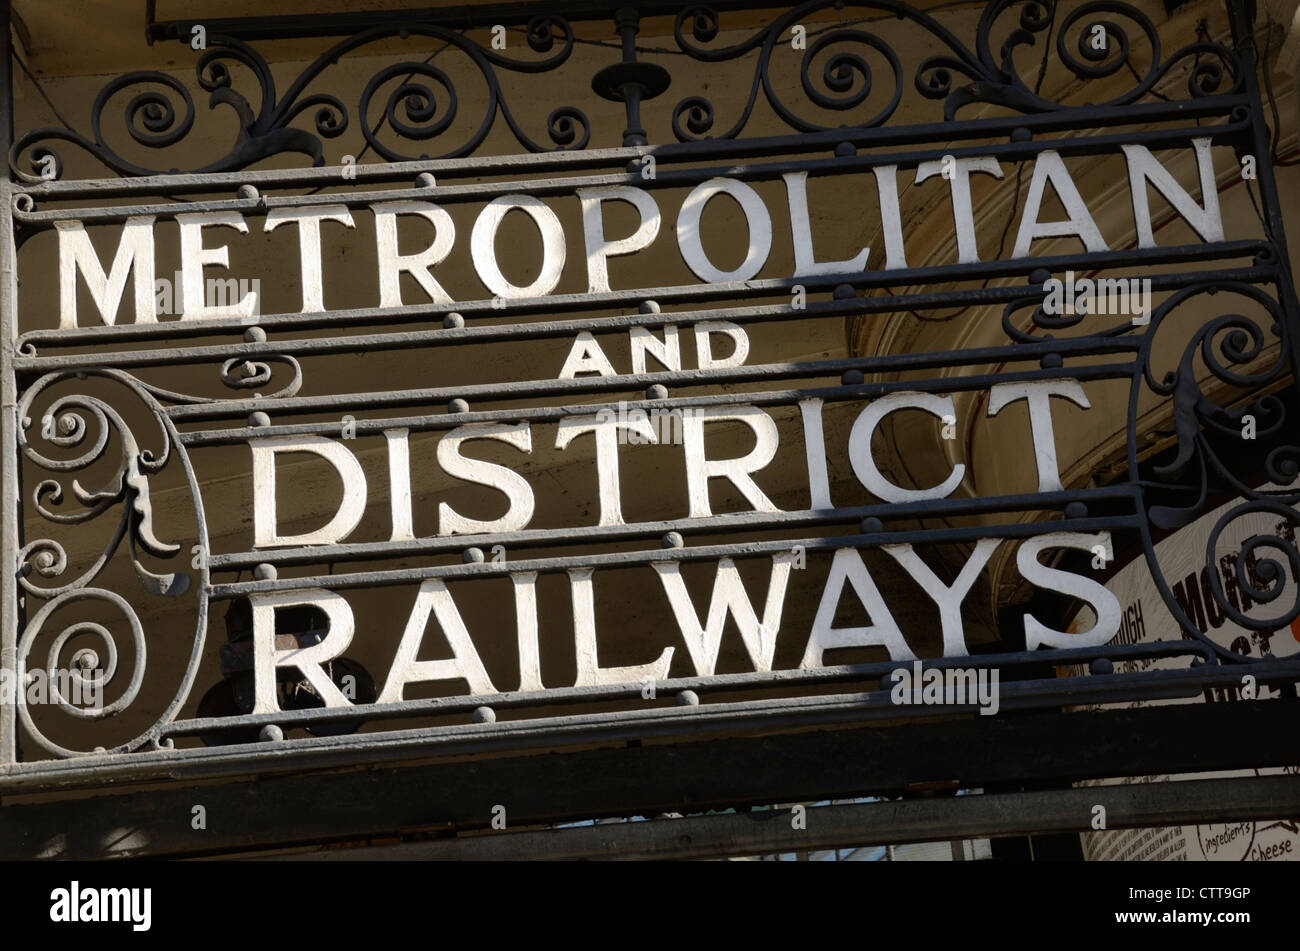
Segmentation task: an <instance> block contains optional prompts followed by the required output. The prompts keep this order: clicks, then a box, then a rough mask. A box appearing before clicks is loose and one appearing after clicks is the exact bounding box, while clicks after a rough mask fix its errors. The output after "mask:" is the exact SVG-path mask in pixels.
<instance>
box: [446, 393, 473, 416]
mask: <svg viewBox="0 0 1300 951" xmlns="http://www.w3.org/2000/svg"><path fill="white" fill-rule="evenodd" d="M447 412H449V413H468V412H469V403H467V402H465V401H464V400H462V399H460V398H459V397H457V398H456V399H454V400H452V401H451V402H450V403H448V404H447Z"/></svg>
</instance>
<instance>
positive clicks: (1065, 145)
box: [14, 120, 1250, 230]
mask: <svg viewBox="0 0 1300 951" xmlns="http://www.w3.org/2000/svg"><path fill="white" fill-rule="evenodd" d="M1249 126H1250V123H1249V121H1248V120H1243V121H1241V122H1238V123H1229V124H1226V125H1217V126H1189V127H1187V128H1183V129H1151V130H1144V131H1141V132H1127V133H1124V134H1120V135H1111V136H1083V137H1079V136H1074V137H1071V138H1068V139H1043V140H1033V141H1029V142H1004V143H998V144H989V145H973V146H953V145H951V144H950V143H949V144H945V145H942V146H939V147H936V148H930V149H919V150H912V151H908V152H901V153H891V154H887V155H859V156H853V157H847V158H843V157H828V158H818V159H804V160H793V161H792V160H787V161H783V162H761V163H754V162H748V163H745V162H742V163H739V164H734V165H726V166H703V167H691V168H681V169H674V168H670V167H667V168H666V167H660V165H659V162H658V159H657V158H656V169H655V174H654V176H653V177H652V178H650V179H645V178H643V177H642V175H641V173H640V171H639V170H637V171H626V170H623V171H619V172H614V173H607V174H603V175H582V176H574V177H567V178H566V177H557V176H554V175H551V176H548V177H546V178H534V179H519V180H516V181H512V182H510V183H509V186H508V187H509V194H512V195H533V196H564V195H569V194H571V193H572V192H573V191H574V190H575V189H578V188H604V187H608V186H611V185H633V186H635V187H637V188H641V189H644V190H647V191H657V190H662V189H669V188H685V187H688V186H693V185H697V184H699V183H701V182H705V181H708V180H709V179H711V178H717V177H719V176H729V177H740V178H743V179H745V180H746V181H750V182H754V181H765V180H776V179H779V178H780V177H781V176H782V175H784V174H785V173H786V172H792V171H804V172H819V171H822V172H835V173H839V174H844V173H851V172H866V171H868V170H870V169H871V168H873V167H876V166H879V165H897V166H898V167H899V168H902V169H911V168H914V167H915V166H917V165H918V164H920V163H921V162H928V161H936V160H938V159H941V158H943V157H944V156H947V155H951V156H953V157H955V158H964V157H970V156H989V157H993V158H996V159H1000V160H1006V161H1015V160H1018V159H1028V158H1032V157H1034V156H1036V155H1038V154H1039V153H1040V152H1044V151H1047V150H1049V149H1051V150H1054V151H1057V152H1059V153H1061V154H1062V155H1066V156H1076V157H1077V156H1090V155H1100V154H1104V153H1109V152H1115V151H1116V150H1117V147H1118V146H1120V145H1130V144H1132V145H1145V146H1147V147H1149V148H1168V147H1170V146H1173V145H1179V144H1183V143H1186V142H1190V141H1191V140H1192V139H1194V138H1220V139H1223V138H1233V137H1237V136H1240V135H1241V134H1242V133H1243V132H1245V131H1247V130H1248V129H1249ZM502 191H503V187H502V184H501V183H499V182H481V183H476V184H469V185H443V184H438V185H434V186H432V187H427V188H417V187H411V188H396V189H389V190H385V191H377V192H370V191H347V192H330V193H325V194H315V195H262V196H259V197H257V198H229V199H217V200H211V201H196V202H175V201H171V202H159V203H155V204H145V205H106V206H97V207H70V208H57V209H54V210H51V211H25V210H23V209H22V208H21V207H18V206H15V208H14V221H15V222H16V223H17V224H18V225H19V226H20V227H22V228H24V229H38V230H39V229H42V228H49V227H53V226H54V224H55V223H57V222H60V221H81V222H83V223H85V224H87V225H94V224H103V223H108V222H120V221H125V220H126V219H127V218H130V217H133V216H136V215H149V216H153V217H157V218H160V219H162V220H170V219H172V218H175V217H176V216H177V215H181V214H191V213H194V212H208V211H238V212H243V213H244V214H248V215H255V216H261V215H264V214H266V213H267V212H269V211H272V210H274V209H277V208H309V207H316V206H319V205H346V206H348V207H349V208H364V207H367V206H369V205H371V204H374V203H376V202H383V201H409V200H416V199H420V200H427V201H433V202H436V203H437V204H439V205H456V204H461V203H468V202H478V201H483V200H490V199H492V198H496V197H498V196H500V195H501V194H502Z"/></svg>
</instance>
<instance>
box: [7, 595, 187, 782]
mask: <svg viewBox="0 0 1300 951" xmlns="http://www.w3.org/2000/svg"><path fill="white" fill-rule="evenodd" d="M87 600H94V601H101V602H107V603H108V604H110V605H112V606H113V607H114V608H116V609H117V610H118V611H119V612H121V614H122V616H123V618H124V619H125V620H126V623H127V625H128V626H129V628H130V631H131V643H132V647H133V648H134V652H135V658H134V663H133V664H132V669H131V677H130V680H129V681H128V682H127V684H126V688H125V689H124V690H123V691H122V693H121V694H120V695H119V696H118V697H117V698H116V699H115V700H114V701H113V702H112V703H108V704H102V705H97V706H89V707H78V706H75V705H74V704H72V703H71V702H69V700H68V698H67V697H64V696H63V695H62V693H61V692H60V690H59V688H58V686H57V684H58V678H57V677H54V676H51V678H50V680H51V684H52V686H51V690H52V695H53V698H54V700H55V703H56V704H57V705H58V707H59V708H60V709H61V710H63V711H64V712H65V713H68V714H69V715H71V716H73V717H76V718H78V719H84V720H105V719H108V718H110V717H113V716H116V715H117V714H118V713H120V712H121V711H123V710H125V709H126V708H127V707H129V706H130V705H131V704H132V703H134V702H135V700H136V699H137V698H138V697H139V695H140V688H141V686H143V684H144V675H145V670H146V645H145V636H144V628H143V627H142V626H141V624H140V618H139V616H138V615H137V614H136V612H135V610H134V609H133V608H132V607H131V605H130V604H129V603H128V602H127V601H126V599H125V598H123V597H122V596H121V595H119V594H117V593H116V592H113V591H108V590H106V589H103V588H79V589H77V590H75V591H67V592H63V593H61V594H59V595H57V596H56V597H55V598H53V599H52V600H51V601H50V602H49V603H48V604H46V605H44V606H43V607H42V608H41V610H40V611H38V612H37V613H36V616H35V617H33V618H32V620H31V623H29V624H28V625H27V628H26V629H25V630H24V631H23V633H22V635H21V636H20V637H19V639H18V657H17V664H16V672H17V675H18V683H19V685H20V689H18V690H17V691H16V695H17V699H18V715H19V718H20V719H21V720H22V723H23V726H24V727H26V729H27V731H28V733H30V734H31V736H32V738H33V739H34V740H35V741H36V742H37V744H38V745H40V746H41V747H42V748H43V749H45V750H46V751H47V752H49V753H53V754H54V755H56V756H61V757H73V756H80V755H84V754H85V753H87V752H90V751H87V750H73V749H69V748H67V747H64V746H61V745H60V744H58V743H55V742H54V741H53V740H51V739H50V738H49V737H47V736H46V735H45V734H44V732H42V731H41V729H40V728H39V727H38V726H37V725H36V722H35V720H34V718H33V717H32V712H31V707H30V705H29V704H28V703H27V691H26V690H25V689H23V688H24V687H25V685H26V684H27V677H28V671H29V670H30V669H31V668H30V664H29V657H30V655H31V652H32V648H33V647H34V646H35V644H36V641H37V639H38V638H39V637H40V635H41V634H42V633H43V632H44V629H45V626H46V623H47V622H48V620H49V618H50V616H51V615H53V614H54V613H55V612H56V611H58V610H60V609H61V608H63V607H65V606H66V605H68V604H71V603H75V602H77V601H87ZM81 634H92V635H94V636H95V637H97V638H99V641H100V644H101V646H102V647H103V649H104V653H105V655H106V658H107V665H106V666H105V667H104V668H102V671H101V674H100V677H99V678H98V683H97V684H96V687H97V689H98V690H103V689H105V688H107V687H108V686H109V685H110V684H111V683H113V681H114V680H116V679H117V675H118V673H119V672H120V664H119V651H118V646H117V642H116V641H115V640H114V638H113V634H112V632H111V631H110V630H109V629H108V628H107V627H105V626H104V625H102V624H98V623H96V622H92V621H78V622H75V623H73V624H70V625H68V626H67V627H65V628H63V629H62V630H61V631H60V632H59V633H58V635H56V636H55V638H54V642H53V644H52V645H51V646H50V649H49V652H48V654H47V656H46V660H45V665H44V669H45V670H46V671H49V672H50V673H51V674H54V673H55V672H56V671H59V670H64V669H66V670H67V671H68V672H69V677H70V679H72V680H78V681H79V682H80V684H82V685H85V684H87V683H88V682H89V680H90V678H88V677H87V676H86V674H85V673H84V671H85V670H86V669H99V663H100V657H99V654H98V652H97V651H95V650H93V649H88V648H82V649H81V650H78V651H77V652H76V654H74V655H73V658H72V659H71V660H70V662H69V663H70V666H69V667H67V668H64V667H63V666H62V664H61V656H62V654H63V648H64V647H65V646H66V645H67V643H68V641H69V640H71V639H72V638H73V637H76V636H78V635H81ZM172 706H173V709H172V711H171V712H172V713H174V708H176V707H178V706H179V704H173V705H172ZM168 716H170V713H169V714H168ZM162 722H165V721H162V720H160V721H159V723H162ZM157 729H158V725H157V724H155V725H154V726H153V727H151V728H150V730H148V731H146V732H144V733H142V734H140V735H139V736H137V737H135V738H134V739H131V740H128V741H127V742H125V743H122V744H119V745H118V746H116V747H114V748H113V749H111V750H104V751H103V752H105V753H126V752H130V751H131V750H133V749H136V748H138V747H140V746H142V745H143V744H144V743H145V742H147V741H148V739H149V737H150V736H151V735H156V731H157Z"/></svg>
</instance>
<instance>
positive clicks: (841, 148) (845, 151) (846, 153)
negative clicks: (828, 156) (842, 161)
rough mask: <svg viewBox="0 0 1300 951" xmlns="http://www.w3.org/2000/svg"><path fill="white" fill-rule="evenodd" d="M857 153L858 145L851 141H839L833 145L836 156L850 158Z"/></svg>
mask: <svg viewBox="0 0 1300 951" xmlns="http://www.w3.org/2000/svg"><path fill="white" fill-rule="evenodd" d="M857 154H858V147H857V146H856V145H854V144H853V143H852V142H841V143H840V144H839V145H837V146H835V157H836V158H852V157H853V156H855V155H857Z"/></svg>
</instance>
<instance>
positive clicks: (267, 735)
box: [257, 723, 284, 743]
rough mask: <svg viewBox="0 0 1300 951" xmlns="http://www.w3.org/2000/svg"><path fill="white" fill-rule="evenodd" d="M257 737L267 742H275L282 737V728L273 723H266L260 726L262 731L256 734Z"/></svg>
mask: <svg viewBox="0 0 1300 951" xmlns="http://www.w3.org/2000/svg"><path fill="white" fill-rule="evenodd" d="M257 738H258V739H259V740H262V741H263V742H267V743H275V742H277V741H279V740H283V739H284V730H282V729H280V728H279V727H278V726H276V725H275V724H274V723H268V724H267V725H266V726H264V727H262V732H261V733H259V734H257Z"/></svg>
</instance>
